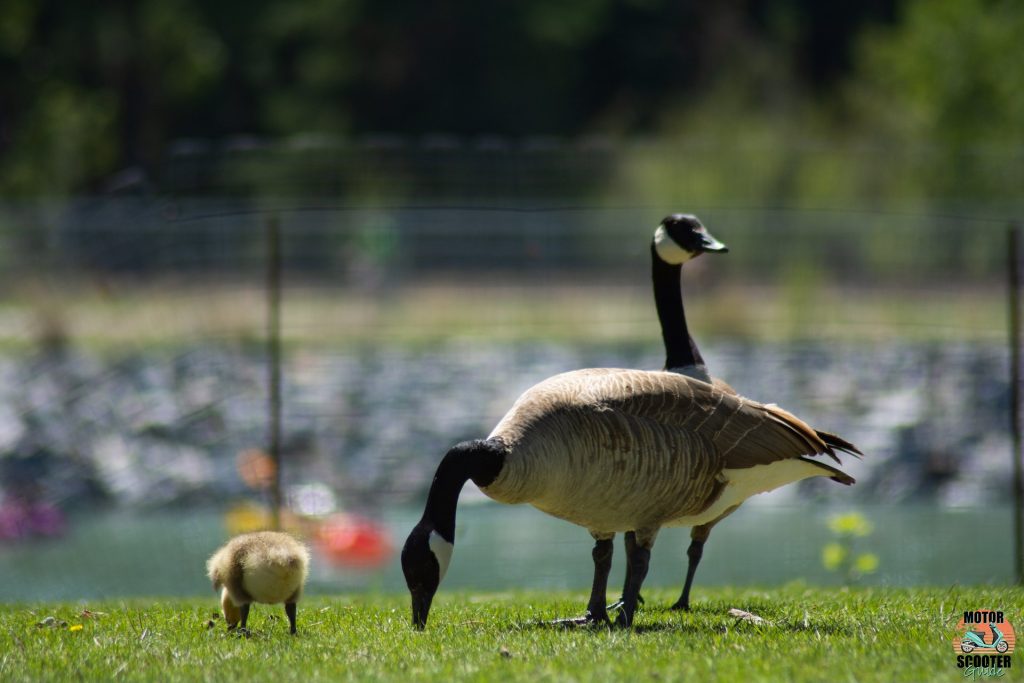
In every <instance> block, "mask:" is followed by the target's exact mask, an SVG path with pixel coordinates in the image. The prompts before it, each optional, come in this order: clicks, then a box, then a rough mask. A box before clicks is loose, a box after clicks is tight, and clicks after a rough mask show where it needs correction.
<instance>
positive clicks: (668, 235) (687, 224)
mask: <svg viewBox="0 0 1024 683" xmlns="http://www.w3.org/2000/svg"><path fill="white" fill-rule="evenodd" d="M727 251H729V248H728V247H727V246H725V245H724V244H722V243H721V242H719V241H718V240H717V239H715V238H714V237H713V236H712V235H711V233H709V232H708V229H707V228H705V227H704V225H703V224H702V223H701V222H700V219H698V218H697V217H696V216H693V215H691V214H684V213H674V214H672V215H671V216H666V217H665V219H664V220H663V221H661V224H660V225H659V226H658V228H657V230H655V231H654V252H655V253H656V254H657V256H658V258H659V259H661V260H662V261H664V262H665V263H667V264H669V265H671V266H680V265H682V264H684V263H686V262H687V261H690V260H692V259H694V258H696V257H698V256H700V255H701V254H703V253H705V252H710V253H713V254H724V253H725V252H727Z"/></svg>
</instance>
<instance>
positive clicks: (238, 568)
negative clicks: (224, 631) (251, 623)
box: [206, 531, 309, 634]
mask: <svg viewBox="0 0 1024 683" xmlns="http://www.w3.org/2000/svg"><path fill="white" fill-rule="evenodd" d="M308 571H309V550H307V549H306V546H305V545H303V544H302V543H300V542H299V541H297V540H296V539H295V538H293V537H292V536H290V535H289V534H285V533H281V532H278V531H256V532H253V533H249V534H241V535H240V536H235V537H234V538H232V539H231V540H230V541H228V542H227V544H225V545H224V546H223V547H221V548H220V549H219V550H218V551H217V552H215V553H214V554H213V555H212V556H211V557H210V559H209V560H208V561H207V562H206V573H207V575H208V576H209V577H210V581H212V582H213V589H214V590H219V591H221V597H220V606H221V610H222V611H223V612H224V620H225V621H226V622H227V624H228V628H229V629H233V628H235V626H236V625H240V626H241V628H242V629H245V625H246V622H247V621H248V619H249V605H250V604H251V603H254V602H261V603H264V604H268V605H273V604H277V603H279V602H283V603H284V611H285V614H287V615H288V625H289V627H290V629H289V631H290V632H291V633H293V634H294V633H295V632H296V631H295V604H296V603H297V602H298V601H299V597H300V596H301V595H302V586H303V584H305V583H306V574H307V573H308Z"/></svg>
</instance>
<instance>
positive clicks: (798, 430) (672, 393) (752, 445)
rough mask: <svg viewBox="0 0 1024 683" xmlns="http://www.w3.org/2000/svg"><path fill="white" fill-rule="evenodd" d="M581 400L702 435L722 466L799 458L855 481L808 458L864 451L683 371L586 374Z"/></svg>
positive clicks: (771, 406)
mask: <svg viewBox="0 0 1024 683" xmlns="http://www.w3.org/2000/svg"><path fill="white" fill-rule="evenodd" d="M584 387H585V388H584V389H582V390H581V392H580V398H582V399H589V400H590V401H592V402H593V403H597V404H598V405H599V406H600V407H601V408H603V409H607V410H613V411H619V412H622V413H624V414H628V415H631V416H634V417H636V418H640V419H644V420H654V421H656V422H658V423H659V424H661V425H663V426H665V427H669V428H676V429H682V430H686V431H688V432H691V433H694V434H697V435H700V436H701V437H702V438H704V439H707V440H708V441H710V442H711V444H712V445H713V451H714V452H715V453H716V455H717V458H718V459H719V462H720V463H721V466H722V467H723V469H745V468H750V467H755V466H757V465H768V464H771V463H773V462H777V461H780V460H787V459H794V458H799V459H801V460H806V461H807V462H810V463H813V464H815V465H817V466H819V467H823V468H824V469H826V470H828V471H829V473H830V476H831V477H832V478H833V479H836V480H837V481H840V482H842V483H853V479H852V478H851V477H850V476H849V475H847V474H845V473H843V472H841V471H840V470H838V469H835V468H833V467H830V466H828V465H825V464H824V463H820V462H817V461H814V460H810V459H809V458H810V457H812V456H817V455H827V456H829V457H830V458H832V459H833V460H835V461H836V462H837V463H839V462H840V461H839V458H838V456H837V455H836V450H841V451H844V452H849V453H853V454H859V453H860V451H859V450H857V448H856V446H854V445H853V444H851V443H849V442H848V441H845V440H843V439H841V438H839V437H837V436H835V435H833V434H829V433H827V432H818V431H816V430H815V429H813V428H812V427H810V426H809V425H808V424H807V423H805V422H804V421H803V420H801V419H800V418H798V417H796V416H795V415H793V414H792V413H790V412H788V411H786V410H783V409H782V408H780V407H779V406H777V405H774V404H765V403H759V402H757V401H753V400H751V399H748V398H745V397H743V396H739V395H736V394H731V393H727V392H725V391H722V390H720V389H719V388H718V387H716V386H714V385H712V384H708V383H707V382H702V381H700V380H696V379H693V378H690V377H686V376H684V375H678V374H675V373H670V372H645V371H632V370H622V371H619V372H614V373H599V374H591V375H588V376H587V377H586V381H585V382H584Z"/></svg>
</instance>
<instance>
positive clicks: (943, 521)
mask: <svg viewBox="0 0 1024 683" xmlns="http://www.w3.org/2000/svg"><path fill="white" fill-rule="evenodd" d="M861 512H862V513H863V514H864V515H865V516H866V517H867V519H868V520H869V521H870V522H871V523H872V524H873V525H874V532H873V533H872V534H871V535H870V536H867V537H864V538H862V539H858V542H857V549H858V550H862V551H865V552H871V553H874V554H876V555H877V556H878V558H879V567H878V571H877V572H876V573H874V574H869V575H866V576H864V577H863V578H861V579H860V582H861V583H864V584H868V585H922V584H926V585H939V586H944V585H953V584H979V583H995V584H999V583H1008V582H1010V581H1011V580H1012V548H1011V545H1010V536H1009V534H1010V529H1011V517H1010V510H1009V507H1008V506H992V507H986V508H963V509H959V508H948V507H946V508H944V507H939V506H935V505H899V506H892V505H875V506H871V507H868V508H862V509H861ZM419 513H420V510H417V509H412V508H403V509H400V510H392V511H388V512H387V513H386V514H384V516H383V521H384V522H385V523H386V525H387V528H388V529H389V530H390V531H391V533H392V536H393V539H394V540H395V541H396V544H397V545H399V546H400V544H401V542H402V541H403V540H404V537H405V535H406V534H407V533H408V532H409V530H410V529H411V528H412V526H413V525H414V524H415V521H416V519H417V518H418V516H419ZM829 514H830V512H829V511H828V510H825V509H822V508H821V507H820V506H810V505H809V506H804V507H796V506H792V505H773V504H771V502H770V501H769V502H767V503H765V504H757V503H754V504H750V503H748V504H747V505H746V506H744V507H743V508H741V509H740V510H739V511H737V512H736V513H735V514H734V515H732V516H731V517H730V518H729V519H728V520H726V521H724V522H722V523H721V524H720V525H719V526H718V527H716V529H715V531H714V533H713V534H712V537H711V539H710V541H709V542H708V544H707V547H706V550H705V553H704V559H703V561H702V564H701V566H700V571H699V573H698V576H697V584H696V589H695V598H696V600H698V601H699V600H700V599H701V597H700V587H701V586H703V585H707V586H710V585H725V584H734V585H759V586H773V585H779V584H782V583H787V582H790V581H795V580H802V581H806V582H808V583H811V584H822V585H839V584H841V583H843V582H845V581H847V577H844V576H842V575H840V574H837V573H833V572H829V571H827V570H826V569H825V568H824V566H823V564H822V549H823V547H824V545H825V544H826V543H828V542H829V541H830V540H833V539H834V536H833V535H832V533H831V532H830V531H829V528H828V525H827V523H826V519H827V517H828V516H829ZM222 519H223V518H222V515H221V513H220V512H219V511H216V510H202V511H188V512H183V511H175V512H159V513H148V514H141V515H140V514H132V513H124V512H119V513H115V512H111V513H104V514H96V515H91V516H88V517H84V518H81V519H78V520H76V521H75V522H74V523H73V525H72V527H71V529H70V531H69V533H68V535H67V536H66V537H65V538H64V539H62V540H54V541H38V542H35V543H29V544H21V545H16V546H0V576H3V578H4V580H3V581H2V582H0V601H3V602H25V601H35V600H95V599H101V598H117V597H129V596H192V595H203V594H206V593H207V592H209V591H210V587H209V584H208V582H207V580H206V576H205V561H206V559H207V557H208V556H209V555H210V554H211V553H212V552H213V551H214V550H215V549H216V548H217V546H218V545H219V544H220V543H221V542H223V540H224V539H225V538H226V532H225V531H224V527H223V523H222ZM688 543H689V535H688V530H682V529H666V530H663V531H662V532H661V534H660V535H659V537H658V541H657V544H656V545H655V548H654V552H653V553H652V558H651V571H650V574H649V575H648V578H647V581H646V585H648V586H666V587H681V585H682V578H683V574H684V570H685V567H686V556H685V549H686V545H687V544H688ZM591 546H592V541H591V540H590V537H589V535H588V534H587V533H586V531H585V530H583V529H582V528H579V527H576V526H574V525H572V524H568V523H566V522H562V521H560V520H556V519H553V518H551V517H548V516H546V515H544V514H542V513H540V512H538V511H537V510H534V509H532V508H530V507H527V506H515V507H508V506H502V505H498V504H495V503H480V504H470V505H464V506H463V507H462V509H461V510H460V513H459V519H458V526H457V532H456V548H455V554H454V556H453V559H452V563H451V567H450V569H449V572H448V575H447V576H446V577H445V581H444V586H443V587H444V588H445V589H458V588H464V589H472V590H481V591H494V590H508V589H515V588H544V589H572V590H579V591H580V592H581V605H582V601H583V600H584V594H585V592H586V591H587V590H588V587H589V585H590V578H591V573H592V571H593V565H592V563H591V559H590V549H591ZM615 551H616V557H615V564H614V569H613V575H612V577H613V578H612V581H611V586H612V587H611V589H610V592H611V593H615V592H616V590H617V587H618V585H619V582H620V581H621V578H622V576H623V572H624V564H623V554H624V553H623V550H622V543H621V538H620V539H617V541H616V548H615ZM404 589H405V584H404V581H403V579H402V573H401V567H400V566H399V561H398V557H397V552H396V554H395V556H394V557H393V558H392V560H391V561H390V562H388V563H387V564H386V565H385V566H384V567H383V568H382V569H380V570H376V571H357V570H352V569H345V568H341V567H337V566H332V565H331V564H330V563H329V562H328V561H327V560H326V559H325V558H323V557H321V556H319V555H316V554H314V560H313V570H312V575H311V579H310V586H309V591H310V593H316V594H332V593H337V592H349V591H367V590H369V591H382V592H392V591H402V590H404ZM210 604H211V609H214V608H215V607H216V599H215V598H214V596H213V594H212V593H210Z"/></svg>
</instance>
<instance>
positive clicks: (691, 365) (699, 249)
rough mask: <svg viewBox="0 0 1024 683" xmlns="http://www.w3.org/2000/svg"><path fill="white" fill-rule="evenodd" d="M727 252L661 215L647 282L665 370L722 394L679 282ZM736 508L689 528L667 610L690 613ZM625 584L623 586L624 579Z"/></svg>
mask: <svg viewBox="0 0 1024 683" xmlns="http://www.w3.org/2000/svg"><path fill="white" fill-rule="evenodd" d="M727 251H728V248H727V247H726V246H725V245H724V244H722V243H721V242H719V241H718V240H717V239H715V238H714V237H712V236H711V234H710V233H709V232H708V231H707V228H705V227H704V225H703V224H701V222H700V219H698V218H697V217H696V216H693V215H689V214H679V213H676V214H672V215H670V216H666V217H665V218H664V220H662V222H661V224H660V225H659V226H658V227H657V229H656V230H655V231H654V238H653V240H652V241H651V273H652V277H651V279H652V281H653V284H654V302H655V306H656V308H657V311H658V321H659V322H660V323H661V336H662V340H663V341H664V343H665V369H666V370H668V371H671V372H677V373H680V374H683V375H688V376H690V377H696V378H697V379H702V380H704V381H705V382H711V383H713V384H714V385H715V386H716V387H717V388H719V389H721V390H722V391H725V392H727V393H731V394H735V393H736V392H735V390H734V389H733V388H732V387H731V386H729V385H728V384H726V383H725V382H724V381H722V380H721V379H719V378H717V377H711V376H710V374H709V373H708V369H707V366H706V365H705V364H704V359H703V357H702V356H701V355H700V351H699V350H698V348H697V342H696V341H694V339H693V336H692V335H691V334H690V331H689V327H688V326H687V324H686V311H685V310H684V308H683V295H682V287H681V284H680V282H681V280H680V275H681V274H682V267H683V264H684V263H686V262H687V261H690V260H692V259H694V258H696V257H697V256H700V255H701V254H702V253H705V252H709V253H725V252H727ZM817 435H818V437H819V438H820V439H821V440H822V441H824V442H825V443H826V444H827V445H829V446H831V447H832V448H834V449H838V450H840V451H844V452H847V453H851V454H853V455H861V453H860V451H859V450H857V448H856V447H855V446H853V444H851V443H849V442H847V441H844V440H843V439H840V438H839V437H837V436H835V435H834V434H829V433H827V432H821V431H819V432H817ZM736 507H739V506H738V505H737V506H736ZM736 507H733V508H731V509H729V510H727V511H725V513H724V514H722V515H721V516H720V517H718V518H716V519H712V520H710V521H708V522H707V523H705V524H700V525H697V526H694V527H693V529H692V530H691V532H690V546H689V547H688V548H687V549H686V557H687V567H686V579H685V581H684V583H683V591H682V593H680V595H679V599H678V600H676V602H675V603H673V604H672V606H671V607H670V609H677V610H688V609H690V588H691V586H692V585H693V577H694V575H695V574H696V572H697V565H699V564H700V560H701V557H702V556H703V554H704V544H705V542H707V540H708V537H709V536H710V534H711V529H712V528H713V527H714V526H715V525H716V524H717V523H718V522H720V521H722V519H724V518H725V517H727V516H728V515H729V514H731V513H732V512H733V511H735V510H736ZM634 542H635V541H634V539H633V538H631V536H630V535H629V534H627V536H626V545H627V548H628V546H629V545H630V544H631V543H634ZM627 571H628V570H627ZM626 582H627V583H628V582H629V577H628V575H627V578H626Z"/></svg>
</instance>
